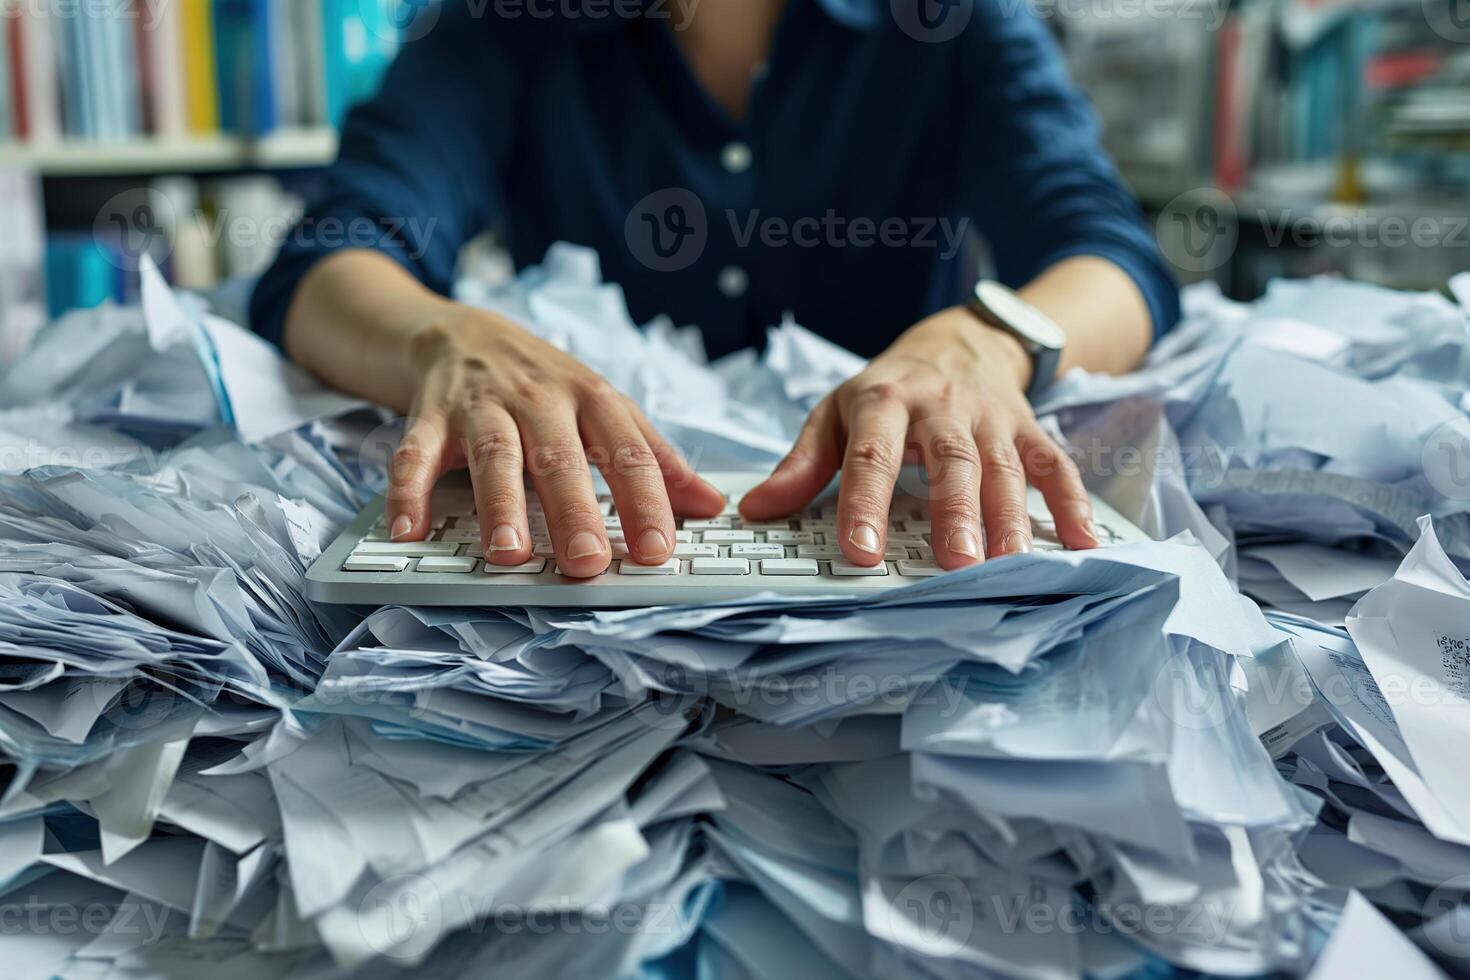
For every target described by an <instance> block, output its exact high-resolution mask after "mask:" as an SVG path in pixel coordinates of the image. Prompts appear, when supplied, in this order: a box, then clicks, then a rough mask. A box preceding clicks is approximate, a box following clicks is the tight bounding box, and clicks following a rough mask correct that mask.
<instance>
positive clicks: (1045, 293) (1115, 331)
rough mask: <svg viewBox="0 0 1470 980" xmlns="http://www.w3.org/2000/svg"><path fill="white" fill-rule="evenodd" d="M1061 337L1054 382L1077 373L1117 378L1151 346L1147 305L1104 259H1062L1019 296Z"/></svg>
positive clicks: (1130, 281) (1127, 279)
mask: <svg viewBox="0 0 1470 980" xmlns="http://www.w3.org/2000/svg"><path fill="white" fill-rule="evenodd" d="M1020 294H1021V296H1022V297H1024V298H1025V299H1026V301H1027V302H1029V303H1030V304H1031V305H1033V306H1035V307H1036V308H1037V309H1039V310H1041V312H1043V313H1045V314H1046V315H1047V316H1049V317H1051V318H1052V319H1053V320H1055V321H1056V323H1057V325H1058V326H1060V327H1061V328H1062V330H1063V331H1065V332H1066V334H1067V347H1066V350H1065V351H1064V352H1063V354H1062V363H1061V365H1060V367H1059V368H1058V372H1057V373H1058V376H1059V377H1060V376H1061V375H1062V374H1063V373H1065V372H1067V371H1070V370H1071V369H1072V368H1076V367H1080V368H1083V369H1085V370H1087V371H1093V372H1099V373H1106V374H1123V373H1125V372H1128V371H1131V370H1133V369H1134V368H1136V367H1137V366H1138V365H1139V364H1140V363H1141V362H1142V361H1143V358H1144V355H1146V354H1147V353H1148V349H1149V345H1150V344H1151V343H1152V341H1153V323H1152V320H1151V317H1150V315H1149V310H1148V304H1147V303H1146V302H1145V300H1144V296H1143V292H1142V291H1141V290H1140V289H1139V288H1138V285H1137V284H1136V283H1135V282H1134V281H1133V278H1132V277H1131V276H1129V275H1128V274H1127V273H1126V272H1124V271H1123V270H1122V269H1120V268H1118V266H1116V265H1114V264H1113V263H1112V262H1109V261H1108V260H1107V259H1103V258H1098V257H1096V256H1091V255H1079V256H1074V257H1072V258H1069V259H1064V260H1063V261H1061V262H1058V263H1057V264H1056V265H1053V266H1051V267H1050V268H1048V269H1047V270H1046V271H1045V272H1043V273H1042V274H1041V275H1039V276H1037V277H1036V278H1035V279H1033V280H1031V282H1030V283H1028V284H1027V285H1026V287H1025V288H1024V289H1022V290H1021V291H1020Z"/></svg>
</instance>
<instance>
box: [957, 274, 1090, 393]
mask: <svg viewBox="0 0 1470 980" xmlns="http://www.w3.org/2000/svg"><path fill="white" fill-rule="evenodd" d="M970 311H971V312H972V313H974V314H975V315H976V316H977V317H979V318H980V320H981V322H983V323H987V324H989V325H990V326H992V327H996V328H998V329H1000V330H1004V331H1005V332H1006V333H1008V334H1010V335H1011V336H1012V337H1015V338H1016V339H1017V340H1019V341H1020V342H1021V346H1022V347H1024V348H1025V349H1026V353H1028V354H1030V355H1031V385H1030V386H1029V387H1028V388H1027V389H1026V397H1027V398H1035V397H1036V396H1037V395H1038V394H1040V393H1041V392H1042V391H1044V390H1045V389H1046V387H1047V386H1048V385H1050V384H1051V383H1052V381H1054V380H1055V379H1056V376H1057V364H1058V363H1060V362H1061V359H1062V348H1064V347H1066V346H1067V335H1066V334H1065V333H1064V332H1063V331H1062V328H1061V327H1059V326H1057V323H1056V321H1055V320H1053V319H1052V318H1051V317H1049V316H1047V315H1046V314H1045V313H1043V312H1041V311H1040V310H1038V309H1037V308H1036V307H1034V306H1032V305H1031V304H1030V303H1028V302H1026V301H1025V300H1024V299H1022V298H1021V297H1019V296H1017V295H1016V294H1015V293H1014V292H1012V291H1011V290H1009V289H1007V288H1006V287H1005V286H1002V285H1001V284H1000V283H998V282H995V281H994V280H991V279H981V280H980V281H979V282H977V283H976V284H975V298H974V299H973V300H971V301H970Z"/></svg>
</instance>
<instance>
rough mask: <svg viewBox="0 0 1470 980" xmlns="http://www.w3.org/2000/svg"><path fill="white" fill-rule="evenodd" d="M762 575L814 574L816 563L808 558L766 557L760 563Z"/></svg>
mask: <svg viewBox="0 0 1470 980" xmlns="http://www.w3.org/2000/svg"><path fill="white" fill-rule="evenodd" d="M760 564H761V574H762V575H815V574H817V572H818V569H817V563H816V562H814V561H812V560H811V559H810V558H767V559H766V560H764V561H762V562H761V563H760Z"/></svg>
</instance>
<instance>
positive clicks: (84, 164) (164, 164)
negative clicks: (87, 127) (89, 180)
mask: <svg viewBox="0 0 1470 980" xmlns="http://www.w3.org/2000/svg"><path fill="white" fill-rule="evenodd" d="M336 154H337V133H336V131H335V130H334V129H332V128H331V127H328V126H321V127H310V128H298V129H287V130H279V131H277V132H274V133H271V134H270V135H268V136H263V137H260V138H258V139H248V138H244V137H239V136H230V135H223V134H218V135H213V136H204V137H185V138H176V139H157V138H145V137H139V138H134V139H127V140H119V141H113V142H102V141H96V142H94V141H86V140H62V141H60V142H56V143H51V144H44V145H33V144H25V143H0V167H18V168H23V169H26V170H29V171H32V172H34V173H37V174H39V175H40V176H42V177H125V176H148V175H151V174H167V173H181V174H195V173H199V174H202V173H221V172H228V171H240V170H292V169H304V168H308V167H321V166H325V165H326V164H328V163H331V162H332V159H333V158H334V157H335V156H336Z"/></svg>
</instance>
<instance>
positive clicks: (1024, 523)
mask: <svg viewBox="0 0 1470 980" xmlns="http://www.w3.org/2000/svg"><path fill="white" fill-rule="evenodd" d="M975 444H976V445H977V446H978V447H979V449H980V510H981V512H982V513H983V514H984V516H985V553H986V554H987V555H988V556H989V557H991V558H998V557H1000V556H1001V555H1021V554H1025V553H1026V552H1028V551H1030V550H1031V515H1030V514H1029V513H1028V512H1027V510H1026V473H1025V471H1024V470H1023V469H1022V468H1021V455H1020V453H1018V452H1017V451H1016V439H1015V432H1014V430H1013V429H1012V428H1011V427H1010V426H1009V425H1006V424H1003V423H1002V422H1000V421H998V420H982V421H981V423H980V425H979V427H978V429H977V431H976V433H975Z"/></svg>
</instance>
